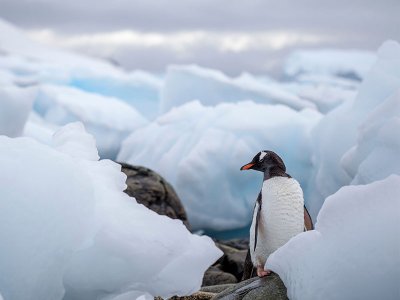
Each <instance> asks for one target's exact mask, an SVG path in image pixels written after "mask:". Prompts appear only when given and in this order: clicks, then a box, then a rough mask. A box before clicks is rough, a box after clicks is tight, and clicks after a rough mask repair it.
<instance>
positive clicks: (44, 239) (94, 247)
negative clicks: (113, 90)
mask: <svg viewBox="0 0 400 300" xmlns="http://www.w3.org/2000/svg"><path fill="white" fill-rule="evenodd" d="M0 178H1V180H0V190H1V193H2V196H1V201H0V220H1V224H2V226H0V240H1V241H2V243H1V244H2V246H1V251H0V270H1V273H2V275H3V276H0V290H1V293H2V295H3V297H5V299H17V300H18V299H24V300H25V299H44V300H45V299H52V300H53V299H65V300H67V299H112V298H114V297H115V299H122V298H124V297H127V298H128V297H130V299H135V298H137V297H139V296H141V295H146V296H147V297H150V295H152V296H155V295H160V296H162V297H170V296H172V295H175V294H178V295H184V294H190V293H192V292H194V291H195V290H197V289H198V288H199V287H200V284H201V281H202V276H203V273H204V271H205V270H206V268H207V267H208V266H209V265H210V264H211V263H213V262H214V261H215V260H216V259H217V258H218V257H219V256H220V255H221V252H220V250H218V249H217V248H216V247H215V245H214V243H213V242H212V240H211V239H210V238H208V237H205V236H203V237H200V236H196V235H192V234H190V233H189V231H187V229H186V227H185V226H184V225H183V223H182V222H181V221H179V220H172V219H170V218H168V217H165V216H160V215H157V214H156V213H154V212H152V211H150V210H149V209H147V208H145V207H144V206H142V205H139V204H137V203H136V202H135V200H134V199H133V198H130V197H129V196H127V195H126V194H125V193H123V192H122V191H123V190H124V188H125V178H126V177H125V175H124V174H123V173H121V171H120V166H119V165H118V164H116V163H114V162H112V161H110V160H101V161H98V153H97V150H96V147H95V140H94V138H93V137H92V136H91V135H89V134H87V133H86V132H85V130H84V129H83V125H82V124H81V123H72V124H69V125H67V126H65V127H62V128H61V129H60V130H58V131H57V132H56V133H55V134H54V136H53V138H52V140H51V147H50V146H48V145H44V144H41V143H39V142H37V141H35V140H33V139H31V138H26V137H24V138H14V139H13V138H9V137H6V136H0ZM121 297H122V298H121Z"/></svg>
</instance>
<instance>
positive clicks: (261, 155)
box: [258, 151, 267, 161]
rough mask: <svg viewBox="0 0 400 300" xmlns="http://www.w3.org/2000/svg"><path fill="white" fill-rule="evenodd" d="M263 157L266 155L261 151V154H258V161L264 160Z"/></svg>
mask: <svg viewBox="0 0 400 300" xmlns="http://www.w3.org/2000/svg"><path fill="white" fill-rule="evenodd" d="M265 155H267V153H266V152H264V151H262V152H261V154H260V158H259V159H258V160H259V161H262V160H263V159H264V157H265Z"/></svg>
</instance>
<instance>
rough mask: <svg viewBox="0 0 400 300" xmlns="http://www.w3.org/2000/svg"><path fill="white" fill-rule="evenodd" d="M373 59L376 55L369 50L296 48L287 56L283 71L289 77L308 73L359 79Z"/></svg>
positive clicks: (367, 69) (365, 72) (374, 59)
mask: <svg viewBox="0 0 400 300" xmlns="http://www.w3.org/2000/svg"><path fill="white" fill-rule="evenodd" d="M375 61H376V55H375V53H374V52H371V51H361V50H348V49H346V50H338V49H317V50H297V51H294V52H293V53H292V54H290V56H289V57H288V58H287V60H286V62H285V66H284V73H285V75H286V76H287V77H289V78H292V77H296V76H298V75H301V74H304V73H310V74H314V75H334V76H338V77H344V78H351V79H356V80H361V79H363V78H364V76H365V75H366V74H367V73H368V71H369V69H370V68H371V66H372V65H373V64H374V62H375Z"/></svg>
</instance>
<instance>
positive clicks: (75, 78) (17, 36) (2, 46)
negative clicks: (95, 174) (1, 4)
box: [0, 20, 162, 158]
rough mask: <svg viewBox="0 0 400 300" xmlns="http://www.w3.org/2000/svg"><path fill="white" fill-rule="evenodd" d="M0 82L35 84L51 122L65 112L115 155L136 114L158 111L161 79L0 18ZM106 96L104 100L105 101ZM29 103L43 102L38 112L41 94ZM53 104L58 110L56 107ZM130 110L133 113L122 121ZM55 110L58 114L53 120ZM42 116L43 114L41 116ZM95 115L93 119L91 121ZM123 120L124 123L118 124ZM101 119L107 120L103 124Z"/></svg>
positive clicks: (104, 153)
mask: <svg viewBox="0 0 400 300" xmlns="http://www.w3.org/2000/svg"><path fill="white" fill-rule="evenodd" d="M0 83H1V87H0V89H2V88H3V87H4V86H6V85H7V86H8V85H9V86H19V87H27V86H36V87H39V88H40V90H41V91H42V96H43V93H45V94H46V95H45V96H46V97H47V98H49V99H47V100H46V105H47V104H48V105H51V109H50V111H51V112H52V113H54V114H53V116H52V123H53V124H62V125H63V124H65V119H66V118H67V119H72V120H80V121H82V122H84V123H85V125H86V126H87V128H88V130H89V131H90V132H91V133H93V134H94V135H95V137H96V139H97V143H98V145H99V150H100V154H101V155H102V156H103V157H107V158H115V154H116V152H117V151H118V150H119V143H120V140H121V139H122V138H124V137H125V135H126V131H127V130H128V131H131V130H133V129H135V128H137V126H138V125H139V124H141V123H143V117H142V116H141V115H143V116H144V118H149V119H153V118H155V117H156V116H157V115H158V113H159V89H160V88H161V85H162V80H161V79H160V78H158V77H157V76H154V75H151V74H148V73H146V72H142V71H135V72H131V73H127V72H125V71H123V70H121V69H118V68H116V67H115V66H113V65H111V64H109V63H107V62H105V61H101V60H97V59H94V58H88V57H84V56H80V55H77V54H72V53H68V52H65V51H61V50H56V49H51V48H49V47H44V46H42V45H40V44H38V43H35V42H33V41H31V40H29V39H28V38H26V37H25V36H24V34H23V33H21V32H20V31H19V30H17V29H16V28H14V27H13V26H12V25H10V24H8V23H7V22H5V21H2V20H0ZM49 85H52V86H53V87H52V92H51V95H52V99H50V97H48V96H49V92H48V91H49ZM57 87H58V88H57ZM64 93H65V94H66V95H64ZM60 94H61V95H60ZM67 95H68V96H69V97H68V96H67ZM67 98H68V99H67ZM91 99H92V100H91ZM93 99H98V102H99V103H101V106H99V107H97V108H96V106H94V105H93ZM108 100H109V102H110V103H109V104H107V103H106V101H108ZM19 102H21V100H19ZM36 102H41V103H40V105H39V104H38V103H36ZM116 102H120V103H116ZM57 105H58V107H57ZM99 105H100V104H99ZM128 105H129V107H128ZM84 106H85V107H84ZM34 107H35V109H37V108H42V110H38V111H37V112H38V113H39V114H41V113H43V99H41V98H39V99H35V105H34ZM82 108H83V109H84V111H85V112H86V113H85V117H88V116H90V120H89V121H90V123H86V119H84V118H82V114H83V112H82V113H80V114H79V115H78V114H77V110H80V109H82ZM56 110H58V111H59V112H58V113H55V111H56ZM105 110H113V111H114V113H113V114H109V115H110V116H105V114H104V112H105ZM96 113H98V114H97V115H95V114H96ZM129 113H130V116H131V117H132V119H131V120H130V121H129V122H126V120H127V119H128V118H127V115H128V114H129ZM67 115H68V116H67ZM56 116H58V117H60V118H61V119H59V120H55V119H54V118H55V117H56ZM46 117H47V116H46ZM46 117H45V116H43V118H44V119H45V121H47V119H46ZM94 119H95V120H96V123H97V124H93V120H94ZM110 119H112V122H110ZM123 121H125V125H123V126H122V127H124V128H123V129H121V123H122V122H123ZM104 123H107V125H106V126H104V125H105V124H104ZM16 124H17V123H16ZM114 124H116V127H114ZM30 125H32V123H31V124H30ZM33 125H34V126H35V124H33ZM97 125H101V126H97ZM102 126H103V127H102ZM31 128H32V126H31ZM101 129H104V131H101ZM20 131H21V129H19V132H20ZM31 132H32V131H31ZM30 134H31V133H30ZM14 135H15V134H14ZM31 135H32V136H34V134H31Z"/></svg>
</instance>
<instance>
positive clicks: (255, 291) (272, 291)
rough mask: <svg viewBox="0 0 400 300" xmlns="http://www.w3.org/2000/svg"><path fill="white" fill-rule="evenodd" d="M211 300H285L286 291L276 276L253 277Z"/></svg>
mask: <svg viewBox="0 0 400 300" xmlns="http://www.w3.org/2000/svg"><path fill="white" fill-rule="evenodd" d="M212 299H213V300H217V299H220V300H241V299H243V300H286V299H288V297H287V290H286V287H285V285H284V284H283V282H282V280H281V279H280V278H279V276H278V275H277V274H274V273H273V274H272V275H270V276H265V277H262V278H259V277H255V278H251V279H248V280H245V281H242V282H240V283H238V284H236V285H234V286H233V287H231V288H228V289H226V290H224V291H223V292H221V293H219V294H217V295H216V296H215V297H213V298H212Z"/></svg>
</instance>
